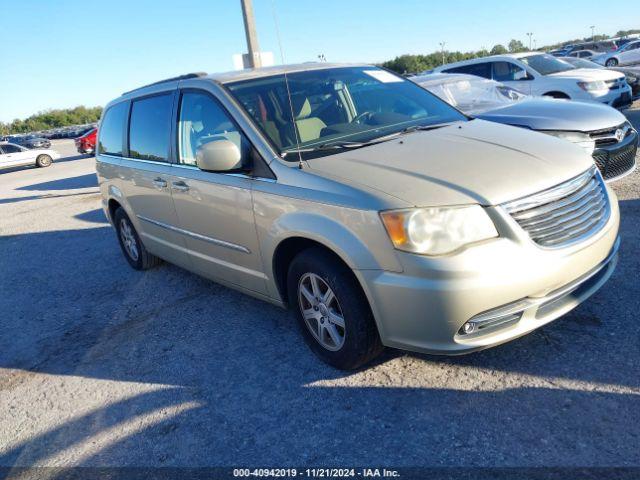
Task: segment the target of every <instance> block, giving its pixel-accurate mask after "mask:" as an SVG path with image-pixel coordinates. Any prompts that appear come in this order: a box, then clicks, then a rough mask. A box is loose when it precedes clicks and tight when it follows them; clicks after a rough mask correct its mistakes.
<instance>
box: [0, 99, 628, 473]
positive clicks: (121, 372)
mask: <svg viewBox="0 0 640 480" xmlns="http://www.w3.org/2000/svg"><path fill="white" fill-rule="evenodd" d="M629 117H630V118H632V119H633V120H634V122H635V124H636V127H638V126H639V124H640V105H636V110H634V111H632V112H629ZM56 148H58V149H59V150H60V151H61V152H62V153H63V154H65V155H67V157H66V158H65V159H64V160H63V161H59V162H57V163H56V164H54V165H53V166H52V167H50V168H48V169H35V168H22V169H12V170H7V171H2V172H0V271H1V272H2V274H1V277H0V289H1V291H2V295H1V296H0V318H1V319H2V320H1V321H0V465H4V466H31V465H50V466H74V465H83V466H96V465H124V466H216V465H223V466H237V465H257V466H267V465H271V466H284V465H314V466H323V467H324V466H332V465H333V466H341V465H378V466H382V465H393V466H443V465H457V466H472V465H474V466H477V465H491V466H497V465H504V466H536V465H552V466H574V465H577V466H612V465H615V466H640V448H639V445H640V413H639V412H640V408H639V407H640V401H639V400H640V375H638V365H639V364H640V333H639V332H640V329H639V328H638V312H639V311H640V281H639V280H638V271H639V270H640V256H639V255H638V244H639V240H640V173H638V172H636V173H634V174H633V175H631V176H629V177H626V178H625V179H624V180H622V181H620V182H618V183H617V184H615V190H616V191H617V192H618V194H619V197H620V207H621V211H622V226H621V236H622V247H621V251H620V262H619V266H618V269H617V271H616V272H615V274H614V276H613V277H612V278H611V280H610V281H609V282H608V283H607V284H606V285H605V287H604V288H602V289H601V290H600V291H599V292H598V293H597V294H596V295H595V296H594V297H592V298H591V299H590V300H589V301H588V302H586V303H585V304H583V305H582V306H580V307H579V308H578V309H576V310H574V311H573V312H571V313H570V314H568V315H567V316H565V317H563V318H562V319H560V320H558V321H556V322H554V323H552V324H551V325H549V326H546V327H544V328H542V329H540V330H538V331H536V332H534V333H532V334H530V335H528V336H526V337H523V338H521V339H519V340H517V341H514V342H512V343H510V344H507V345H503V346H500V347H498V348H494V349H491V350H487V351H484V352H480V353H476V354H472V355H468V356H464V357H456V358H446V357H436V356H426V355H414V354H405V353H403V352H398V351H393V350H388V351H387V352H386V353H385V355H384V356H383V357H382V358H381V359H380V360H379V361H378V362H377V363H376V364H375V365H373V366H371V367H370V368H368V369H365V370H362V371H359V372H355V373H350V374H345V373H341V372H338V371H336V370H333V369H331V368H329V367H327V366H324V365H323V364H321V363H320V362H319V361H318V360H317V359H316V358H315V357H314V356H313V355H312V354H311V353H310V352H309V351H308V349H307V348H306V347H305V346H304V345H303V343H302V341H301V338H300V337H299V334H298V332H297V331H296V328H295V325H294V324H293V323H292V322H291V320H290V319H289V317H288V316H287V315H286V314H285V313H284V312H283V311H282V310H280V309H278V308H275V307H273V306H270V305H267V304H265V303H262V302H260V301H257V300H254V299H252V298H249V297H246V296H244V295H242V294H239V293H236V292H234V291H231V290H228V289H226V288H224V287H221V286H219V285H216V284H214V283H211V282H208V281H205V280H203V279H201V278H199V277H197V276H195V275H193V274H190V273H188V272H186V271H184V270H181V269H179V268H177V267H173V266H171V265H163V266H161V267H160V268H158V269H155V270H151V271H148V272H144V273H141V272H136V271H133V270H132V269H130V268H129V266H128V265H127V263H126V261H125V260H124V258H123V256H122V254H121V252H120V250H119V247H118V244H117V241H116V237H115V235H114V233H113V231H112V229H111V228H110V227H109V226H108V225H107V223H106V221H105V219H104V216H103V214H102V211H101V210H100V209H99V204H100V201H99V196H98V194H97V188H96V180H95V175H94V172H95V166H94V161H93V159H92V158H87V157H78V156H75V153H74V152H73V145H72V144H71V143H70V142H68V141H66V142H58V143H57V144H56Z"/></svg>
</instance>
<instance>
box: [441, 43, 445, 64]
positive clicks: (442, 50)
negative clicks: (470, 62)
mask: <svg viewBox="0 0 640 480" xmlns="http://www.w3.org/2000/svg"><path fill="white" fill-rule="evenodd" d="M445 45H446V42H440V51H441V52H442V65H444V63H445V62H444V46H445Z"/></svg>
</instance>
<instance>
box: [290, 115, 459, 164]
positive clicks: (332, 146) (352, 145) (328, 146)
mask: <svg viewBox="0 0 640 480" xmlns="http://www.w3.org/2000/svg"><path fill="white" fill-rule="evenodd" d="M451 123H452V122H447V123H437V124H433V125H411V126H409V127H406V128H404V129H402V130H400V131H398V132H393V133H389V134H387V135H383V136H381V137H376V138H372V139H370V140H367V141H366V142H327V143H322V144H320V145H318V146H316V147H308V148H291V149H288V150H285V151H284V152H282V158H285V157H286V156H287V155H288V154H290V153H308V152H318V151H323V150H343V149H356V148H362V147H368V146H369V145H375V144H377V143H382V142H387V141H389V140H393V139H394V138H398V137H400V136H401V135H405V134H407V133H412V132H417V131H426V130H435V129H436V128H442V127H447V126H449V125H451Z"/></svg>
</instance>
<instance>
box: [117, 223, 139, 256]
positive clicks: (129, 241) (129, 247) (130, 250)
mask: <svg viewBox="0 0 640 480" xmlns="http://www.w3.org/2000/svg"><path fill="white" fill-rule="evenodd" d="M120 238H121V239H122V244H123V245H124V249H125V250H126V251H127V255H129V257H130V258H131V260H133V261H134V262H137V261H138V255H139V254H138V242H137V241H136V237H135V235H134V234H133V228H132V227H131V224H130V223H129V222H128V221H127V220H126V219H124V218H123V219H122V220H120Z"/></svg>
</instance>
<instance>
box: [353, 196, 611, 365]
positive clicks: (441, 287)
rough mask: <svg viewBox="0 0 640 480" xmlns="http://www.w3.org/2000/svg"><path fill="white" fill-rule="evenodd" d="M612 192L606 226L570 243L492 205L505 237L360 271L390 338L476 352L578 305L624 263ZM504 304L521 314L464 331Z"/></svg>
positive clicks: (504, 309) (403, 256)
mask: <svg viewBox="0 0 640 480" xmlns="http://www.w3.org/2000/svg"><path fill="white" fill-rule="evenodd" d="M609 195H610V202H611V214H610V217H609V219H608V221H607V223H606V224H605V225H604V227H603V228H602V229H601V230H600V231H599V232H597V233H596V234H595V235H593V236H592V237H590V238H589V239H587V240H585V241H583V242H581V243H578V244H576V245H573V246H570V247H567V248H561V249H555V250H550V249H545V248H542V247H540V246H538V245H536V244H535V243H534V242H533V241H532V240H531V239H530V238H529V237H528V235H527V234H526V232H524V231H523V230H521V229H520V230H521V231H518V228H519V227H517V225H516V226H514V225H513V223H512V222H510V221H509V220H510V219H509V218H508V214H506V213H505V212H503V211H502V210H501V209H500V208H499V207H496V208H491V209H488V210H491V216H492V217H493V218H494V221H495V222H496V224H497V225H498V226H499V230H500V233H501V236H500V237H499V238H498V239H494V240H490V241H487V242H484V243H482V244H477V245H475V246H473V247H470V248H467V249H466V250H464V251H462V252H459V253H457V254H454V255H450V256H445V257H438V258H435V257H431V258H430V257H424V256H420V255H414V254H409V253H402V252H398V257H399V258H400V261H401V263H402V264H403V268H404V271H403V272H402V273H395V272H380V271H374V270H370V271H367V270H361V271H357V272H356V274H357V275H358V277H359V279H360V281H361V284H362V285H363V288H364V290H365V293H366V294H367V297H368V299H369V302H370V305H371V307H372V310H373V313H374V317H375V319H376V322H377V325H378V330H379V332H380V336H381V338H382V342H383V343H384V344H385V345H387V346H390V347H395V348H401V349H404V350H412V351H417V352H425V353H436V354H448V355H457V354H463V353H469V352H473V351H476V350H481V349H484V348H488V347H491V346H495V345H499V344H501V343H504V342H507V341H510V340H512V339H515V338H517V337H520V336H522V335H525V334H527V333H529V332H531V331H532V330H534V329H536V328H539V327H541V326H542V325H545V324H547V323H549V322H551V321H553V320H555V319H556V318H558V317H560V316H561V315H564V314H565V313H567V312H568V311H570V310H571V309H573V308H575V307H576V306H577V305H578V304H580V303H581V302H582V301H584V300H586V299H587V298H588V297H589V296H591V295H592V294H593V293H595V292H596V291H597V290H598V289H599V288H600V287H601V286H602V285H603V284H604V283H605V282H606V281H607V279H608V278H609V277H610V275H611V274H612V272H613V270H614V269H615V266H616V261H617V255H616V253H617V248H618V244H619V241H618V237H617V235H618V227H619V218H620V217H619V210H618V206H617V200H616V198H615V194H613V193H612V192H611V191H609ZM501 217H502V218H501ZM496 312H497V314H505V315H506V313H518V314H519V315H518V319H517V320H516V321H515V322H513V321H511V322H507V323H504V324H502V325H500V326H498V327H497V328H492V329H488V330H484V331H482V330H480V331H479V332H476V333H473V334H469V335H464V334H462V333H461V328H462V327H463V325H464V324H465V323H467V322H468V321H469V320H472V319H474V318H478V317H479V316H484V317H485V318H486V317H487V316H491V315H492V314H496ZM481 318H482V317H481Z"/></svg>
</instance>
